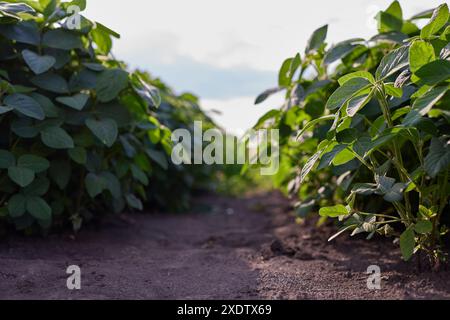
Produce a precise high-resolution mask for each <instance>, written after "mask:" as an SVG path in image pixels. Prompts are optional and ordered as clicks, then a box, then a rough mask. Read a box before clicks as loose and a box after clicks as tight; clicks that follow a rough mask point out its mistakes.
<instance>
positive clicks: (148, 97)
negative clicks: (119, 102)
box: [133, 79, 161, 108]
mask: <svg viewBox="0 0 450 320" xmlns="http://www.w3.org/2000/svg"><path fill="white" fill-rule="evenodd" d="M133 88H134V90H135V91H136V92H137V94H138V95H139V96H141V98H142V99H144V101H145V102H146V103H147V105H148V106H149V107H154V108H158V107H159V106H160V105H161V96H160V94H159V90H158V88H156V87H154V86H152V85H150V84H147V83H145V82H144V81H142V80H141V79H139V84H134V85H133Z"/></svg>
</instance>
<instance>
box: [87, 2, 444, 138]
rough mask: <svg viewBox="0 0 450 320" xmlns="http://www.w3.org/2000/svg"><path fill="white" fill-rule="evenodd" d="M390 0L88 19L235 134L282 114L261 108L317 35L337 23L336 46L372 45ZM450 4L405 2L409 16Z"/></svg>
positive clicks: (112, 10) (158, 10)
mask: <svg viewBox="0 0 450 320" xmlns="http://www.w3.org/2000/svg"><path fill="white" fill-rule="evenodd" d="M390 2H391V1H390V0H342V1H336V0H307V1H305V0H276V1H275V0H272V1H268V0H222V1H219V0H189V1H186V0H127V1H123V0H91V1H88V10H87V12H86V16H87V17H89V18H91V19H93V20H97V21H99V22H102V23H104V24H106V25H107V26H109V27H111V28H112V29H114V30H115V31H117V32H119V33H120V34H121V35H122V39H120V40H118V41H116V42H115V44H114V53H115V55H116V56H117V57H118V58H120V59H122V60H125V61H126V62H128V63H129V65H130V66H131V67H134V68H137V67H139V68H141V69H145V70H147V71H149V72H150V73H152V74H153V75H154V76H158V77H160V78H162V79H163V80H165V81H166V82H168V83H169V84H170V85H171V86H172V87H173V88H174V89H175V90H176V92H179V93H180V92H184V91H191V92H193V93H195V94H197V95H199V96H200V97H201V102H202V107H203V108H204V109H205V110H212V109H214V110H219V111H221V113H222V115H221V116H217V118H216V120H217V121H218V123H219V124H221V125H222V126H224V127H225V128H227V129H228V130H230V131H233V132H235V133H237V132H240V131H242V130H245V129H248V128H249V127H251V126H252V125H253V124H254V123H255V122H256V119H257V117H258V116H260V115H262V114H263V113H265V112H266V111H267V110H270V109H272V108H275V107H277V106H278V105H279V104H280V102H281V97H273V98H271V99H269V100H268V101H267V103H265V104H264V105H262V106H254V105H253V101H254V99H255V97H256V96H257V95H258V94H259V93H260V92H262V91H264V90H265V89H267V88H269V87H273V86H275V85H276V81H277V71H278V69H279V67H280V64H281V63H282V61H283V60H284V59H285V58H287V57H289V56H293V55H295V53H297V52H303V51H304V48H305V45H306V41H307V40H308V38H309V36H310V34H311V33H312V32H313V31H314V30H315V29H316V28H318V27H320V26H322V25H324V24H329V25H330V27H329V34H328V42H329V43H333V42H338V41H340V40H345V39H347V38H353V37H365V38H368V37H370V36H371V35H373V34H374V33H375V32H376V26H375V24H374V20H373V17H374V16H375V14H376V13H377V12H378V11H379V10H382V9H385V8H386V7H387V6H388V5H389V3H390ZM442 2H445V0H400V3H401V4H402V6H403V9H404V14H405V16H411V15H412V14H414V13H417V12H419V11H422V10H425V9H429V8H432V7H436V6H438V5H439V4H440V3H442Z"/></svg>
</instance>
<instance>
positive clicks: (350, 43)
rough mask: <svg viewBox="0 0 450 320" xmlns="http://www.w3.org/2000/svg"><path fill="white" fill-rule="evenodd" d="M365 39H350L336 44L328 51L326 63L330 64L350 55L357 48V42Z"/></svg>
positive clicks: (325, 58)
mask: <svg viewBox="0 0 450 320" xmlns="http://www.w3.org/2000/svg"><path fill="white" fill-rule="evenodd" d="M361 41H364V39H350V40H347V41H344V42H340V43H338V44H336V45H334V46H333V47H332V48H331V49H330V50H328V51H327V53H326V54H325V57H324V60H323V62H324V64H325V65H329V64H331V63H333V62H335V61H337V60H339V59H343V58H345V57H346V56H348V55H349V54H350V53H351V52H353V50H355V49H356V48H357V47H358V45H357V44H355V43H357V42H361Z"/></svg>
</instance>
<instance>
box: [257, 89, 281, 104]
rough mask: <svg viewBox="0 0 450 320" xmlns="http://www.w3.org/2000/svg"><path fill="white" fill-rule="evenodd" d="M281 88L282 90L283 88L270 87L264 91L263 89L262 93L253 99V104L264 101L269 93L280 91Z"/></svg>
mask: <svg viewBox="0 0 450 320" xmlns="http://www.w3.org/2000/svg"><path fill="white" fill-rule="evenodd" d="M281 90H283V88H279V87H277V88H272V89H268V90H266V91H264V92H263V93H261V94H260V95H259V96H258V97H257V98H256V100H255V104H260V103H262V102H264V101H265V100H266V99H267V98H269V97H270V96H271V95H273V94H275V93H278V92H280V91H281Z"/></svg>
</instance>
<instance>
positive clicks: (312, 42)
mask: <svg viewBox="0 0 450 320" xmlns="http://www.w3.org/2000/svg"><path fill="white" fill-rule="evenodd" d="M327 33H328V25H324V26H323V27H320V28H319V29H317V30H315V31H314V33H313V34H312V36H311V38H309V40H308V45H307V46H306V51H305V52H306V53H310V52H312V51H315V50H318V49H320V47H321V46H322V45H323V44H324V41H325V39H326V37H327Z"/></svg>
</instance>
